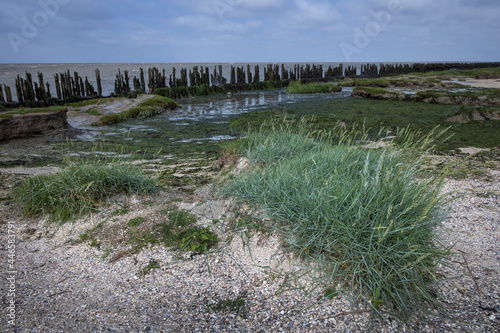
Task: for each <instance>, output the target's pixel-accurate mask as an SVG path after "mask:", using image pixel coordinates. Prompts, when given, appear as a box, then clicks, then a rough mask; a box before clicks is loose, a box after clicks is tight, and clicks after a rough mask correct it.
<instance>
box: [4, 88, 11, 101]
mask: <svg viewBox="0 0 500 333" xmlns="http://www.w3.org/2000/svg"><path fill="white" fill-rule="evenodd" d="M4 88H5V95H6V96H5V97H6V99H7V103H12V93H11V91H10V87H8V86H6V85H4Z"/></svg>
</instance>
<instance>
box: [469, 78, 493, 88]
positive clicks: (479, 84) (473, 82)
mask: <svg viewBox="0 0 500 333" xmlns="http://www.w3.org/2000/svg"><path fill="white" fill-rule="evenodd" d="M464 84H467V85H469V86H471V87H475V88H495V89H500V80H499V79H487V80H477V79H466V80H465V82H464Z"/></svg>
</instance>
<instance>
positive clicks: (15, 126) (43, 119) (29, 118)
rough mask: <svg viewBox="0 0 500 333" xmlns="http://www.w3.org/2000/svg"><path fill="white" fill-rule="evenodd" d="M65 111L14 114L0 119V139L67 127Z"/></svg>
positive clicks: (44, 132)
mask: <svg viewBox="0 0 500 333" xmlns="http://www.w3.org/2000/svg"><path fill="white" fill-rule="evenodd" d="M66 111H67V110H63V111H58V112H41V113H29V114H22V115H14V116H13V117H12V118H5V119H0V141H2V140H11V139H19V138H25V137H30V136H33V135H36V134H46V133H47V132H51V131H57V130H67V129H69V124H68V121H67V117H66Z"/></svg>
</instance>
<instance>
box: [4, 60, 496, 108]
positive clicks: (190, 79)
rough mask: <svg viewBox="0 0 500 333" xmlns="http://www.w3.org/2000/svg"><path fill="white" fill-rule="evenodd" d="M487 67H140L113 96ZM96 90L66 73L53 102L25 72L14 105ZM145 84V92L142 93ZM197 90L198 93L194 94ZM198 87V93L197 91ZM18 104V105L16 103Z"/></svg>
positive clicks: (7, 96) (45, 86)
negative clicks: (225, 69) (168, 71)
mask: <svg viewBox="0 0 500 333" xmlns="http://www.w3.org/2000/svg"><path fill="white" fill-rule="evenodd" d="M486 67H500V63H431V64H418V63H415V64H380V65H375V64H363V65H361V68H360V72H359V74H358V70H357V67H355V66H347V67H344V65H343V64H339V66H336V67H335V66H334V67H332V66H329V67H328V69H326V70H324V69H323V66H322V65H315V64H312V65H311V64H306V65H297V64H296V65H294V66H293V67H291V68H287V67H286V66H285V65H284V64H281V65H276V64H268V65H267V66H264V68H263V72H264V76H263V78H262V80H261V77H260V73H261V70H260V66H259V65H256V66H254V68H253V73H252V71H251V66H250V65H247V66H246V68H245V66H241V67H235V66H231V70H230V78H229V81H228V79H227V78H225V77H224V76H223V74H222V69H223V66H222V65H217V66H216V67H215V68H214V70H213V72H212V74H210V70H209V68H208V67H203V66H200V67H199V66H194V67H193V68H192V69H190V70H189V71H188V70H187V69H186V68H182V69H181V70H180V72H179V73H177V70H176V69H175V68H173V70H172V74H170V75H169V77H168V80H167V75H166V72H165V69H163V70H162V71H160V70H159V69H158V68H156V67H154V68H149V69H148V72H147V77H148V81H146V80H145V72H144V70H143V69H142V68H140V74H139V77H133V78H132V86H133V90H132V89H131V85H130V76H129V72H128V71H123V73H122V71H121V70H118V74H116V78H115V87H114V88H115V89H114V94H111V96H130V94H131V93H132V94H136V93H138V92H142V93H148V92H149V93H154V92H156V91H158V90H160V89H162V94H163V95H165V96H169V97H173V98H179V97H186V96H188V95H197V94H209V93H214V92H223V91H234V92H236V91H245V90H257V89H263V88H266V87H269V84H268V83H271V84H272V87H275V88H283V87H286V86H287V85H288V83H289V82H290V81H299V80H300V81H302V82H327V81H334V80H338V79H341V78H344V77H351V78H354V77H364V78H376V77H381V76H391V75H401V74H408V73H413V72H416V73H424V72H429V71H438V70H451V69H474V68H486ZM95 78H96V82H97V89H95V88H94V86H93V85H92V84H91V83H90V82H89V80H88V78H87V77H85V78H83V77H81V76H80V75H79V74H78V73H77V72H74V73H73V75H71V73H70V71H69V70H68V71H67V72H65V73H59V74H55V75H54V83H55V92H56V97H53V96H52V94H51V91H50V84H49V83H48V82H46V81H45V80H44V76H43V73H40V72H39V73H38V82H37V81H36V80H35V81H34V80H33V78H32V75H31V73H28V72H26V75H25V78H22V77H21V76H20V75H18V76H17V78H16V81H15V85H16V86H15V88H16V94H17V100H18V103H17V104H24V105H27V106H47V105H54V104H58V103H61V102H76V101H80V100H83V99H90V98H100V97H103V95H102V84H101V74H100V71H99V69H96V70H95ZM146 82H147V88H148V89H146ZM193 87H196V89H192V88H193ZM200 87H201V88H202V89H200ZM0 103H3V104H5V103H8V104H9V103H13V99H12V91H11V89H10V87H8V86H6V85H3V87H2V85H0ZM14 104H16V103H14Z"/></svg>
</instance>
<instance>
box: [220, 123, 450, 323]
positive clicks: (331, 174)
mask: <svg viewBox="0 0 500 333" xmlns="http://www.w3.org/2000/svg"><path fill="white" fill-rule="evenodd" d="M401 135H402V136H406V137H411V135H408V133H407V132H405V131H402V132H401ZM315 137H316V139H314V140H313V139H312V138H311V137H310V136H305V135H304V133H300V131H299V132H298V133H295V134H294V133H292V131H290V130H286V128H285V129H284V128H283V127H280V128H277V129H276V130H275V131H274V132H273V131H271V132H269V131H260V132H255V133H252V134H251V135H248V136H247V139H248V147H249V148H248V150H247V156H249V158H250V159H251V160H252V161H254V162H261V164H258V165H256V166H255V167H253V168H251V169H252V170H253V171H249V172H247V173H246V174H243V175H240V176H238V177H236V178H234V179H233V180H231V181H229V182H227V183H226V184H225V186H224V188H223V189H222V190H221V193H222V194H224V195H230V196H233V197H235V198H236V199H237V200H238V201H241V202H246V203H250V204H252V205H254V206H257V207H261V208H262V209H264V210H265V211H266V213H267V215H268V216H270V217H272V218H273V221H274V222H273V225H272V227H273V228H274V229H275V230H276V231H278V232H279V233H280V234H281V236H282V238H283V240H284V243H285V245H286V246H287V247H288V249H289V250H291V251H293V253H295V254H296V257H297V258H298V259H299V260H300V261H301V265H305V266H306V267H309V269H310V270H311V272H314V274H313V275H314V278H315V279H318V280H317V281H316V282H318V283H317V284H315V285H316V286H319V285H323V286H326V287H327V288H330V289H332V288H336V289H337V290H339V291H340V290H344V291H348V293H347V295H348V297H349V298H350V300H351V301H352V304H353V306H354V307H356V308H361V309H363V310H365V311H370V312H371V313H372V314H378V315H383V314H384V313H386V314H387V313H389V314H392V315H395V316H397V317H398V318H400V319H403V320H408V319H410V318H412V317H413V316H420V317H422V318H423V317H425V315H426V311H427V309H429V308H431V307H432V306H436V308H435V309H440V302H439V299H438V297H437V293H438V289H437V281H438V276H437V274H436V265H438V264H439V263H441V262H442V261H443V260H444V258H445V257H446V255H447V253H448V250H447V249H444V248H442V247H441V246H440V245H439V242H438V237H437V232H436V227H437V226H439V224H440V222H441V221H442V219H443V217H444V216H443V215H444V211H445V210H444V209H443V208H444V200H443V197H442V195H441V194H440V190H441V185H442V182H441V180H440V179H437V178H432V177H430V176H429V175H424V174H423V171H422V170H421V169H420V168H419V160H417V159H414V158H413V157H414V155H407V154H405V153H402V152H401V150H400V149H398V148H395V147H392V146H391V145H389V146H387V147H386V148H381V149H369V148H365V146H366V145H365V146H359V145H356V140H348V139H345V140H340V141H337V142H336V143H335V144H332V142H333V141H332V140H331V138H332V137H326V136H325V137H324V138H323V139H321V138H320V139H317V136H315ZM345 137H347V135H345ZM421 142H423V143H428V142H427V141H425V140H423V141H421ZM413 144H414V143H409V144H407V145H406V147H411V146H412V145H413ZM280 149H281V150H282V153H280V152H279V151H280ZM273 161H274V162H273ZM262 165H264V166H262ZM259 166H262V167H259ZM423 176H425V177H423ZM332 286H335V287H332ZM330 289H329V290H330ZM331 294H332V293H330V292H329V295H331Z"/></svg>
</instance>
